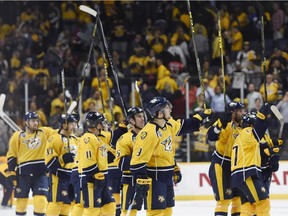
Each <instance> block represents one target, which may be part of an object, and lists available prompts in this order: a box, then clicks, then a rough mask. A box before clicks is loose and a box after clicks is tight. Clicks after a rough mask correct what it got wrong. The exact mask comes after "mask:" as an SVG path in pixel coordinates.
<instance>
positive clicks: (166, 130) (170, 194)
mask: <svg viewBox="0 0 288 216" xmlns="http://www.w3.org/2000/svg"><path fill="white" fill-rule="evenodd" d="M147 112H148V113H149V115H150V116H151V118H152V120H151V121H149V122H148V123H147V124H146V125H145V127H144V128H143V129H142V130H141V131H140V132H139V134H138V135H137V136H136V140H135V146H134V148H133V153H132V157H131V162H130V170H131V172H132V175H133V178H134V180H135V182H136V186H135V191H136V195H138V196H141V197H143V198H144V207H145V209H146V210H147V211H146V212H147V214H146V215H166V216H170V215H172V207H173V206H174V205H175V203H174V188H173V174H174V167H175V161H174V156H175V144H174V139H175V136H181V135H183V134H186V133H191V132H193V131H197V130H199V127H200V124H201V123H202V121H203V120H204V119H205V118H206V117H208V116H210V115H211V110H210V109H208V110H205V111H204V112H201V113H199V114H196V115H194V116H193V117H192V118H190V119H185V120H184V119H183V120H181V119H179V120H177V121H176V120H174V119H173V118H172V116H171V112H172V105H171V103H170V102H169V101H168V100H167V99H166V98H164V97H154V98H153V99H152V100H151V101H150V102H149V104H148V107H147Z"/></svg>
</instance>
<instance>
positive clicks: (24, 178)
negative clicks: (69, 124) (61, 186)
mask: <svg viewBox="0 0 288 216" xmlns="http://www.w3.org/2000/svg"><path fill="white" fill-rule="evenodd" d="M24 124H25V129H24V131H17V132H15V133H14V134H13V135H12V137H11V139H10V141H9V149H8V152H7V159H8V171H7V172H6V174H7V178H8V181H9V182H10V184H13V185H14V186H15V197H16V198H17V201H16V215H26V209H27V205H28V197H29V192H30V189H31V190H32V191H33V206H34V215H44V214H45V212H46V206H47V198H46V197H47V193H48V181H47V176H46V166H45V152H46V151H45V146H46V141H47V138H48V137H49V136H50V134H52V133H54V131H53V130H52V129H51V128H46V127H43V128H38V126H39V117H38V115H37V114H36V113H35V112H27V113H25V115H24Z"/></svg>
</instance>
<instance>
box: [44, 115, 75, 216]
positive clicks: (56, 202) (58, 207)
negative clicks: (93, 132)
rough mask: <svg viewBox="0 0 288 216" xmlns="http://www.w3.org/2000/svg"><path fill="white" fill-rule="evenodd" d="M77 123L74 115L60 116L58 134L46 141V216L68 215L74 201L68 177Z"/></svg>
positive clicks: (71, 165)
mask: <svg viewBox="0 0 288 216" xmlns="http://www.w3.org/2000/svg"><path fill="white" fill-rule="evenodd" d="M77 121H78V120H77V119H76V118H75V116H74V115H71V114H68V115H65V114H62V115H61V116H60V118H59V125H60V128H59V130H58V133H55V134H53V135H52V136H50V137H49V138H48V140H47V144H46V151H45V152H46V158H45V163H46V166H47V169H48V171H49V193H48V206H47V212H46V215H47V216H54V215H69V214H70V210H71V201H72V200H73V199H74V197H73V195H74V192H73V186H72V185H71V184H70V177H71V172H72V168H73V166H74V157H75V154H76V153H77V148H78V139H77V137H76V136H75V135H74V132H75V129H76V127H77Z"/></svg>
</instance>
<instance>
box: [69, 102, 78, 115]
mask: <svg viewBox="0 0 288 216" xmlns="http://www.w3.org/2000/svg"><path fill="white" fill-rule="evenodd" d="M76 107H77V102H76V101H72V102H71V104H70V106H69V108H68V110H67V115H70V114H71V113H72V112H73V110H74V109H75V108H76Z"/></svg>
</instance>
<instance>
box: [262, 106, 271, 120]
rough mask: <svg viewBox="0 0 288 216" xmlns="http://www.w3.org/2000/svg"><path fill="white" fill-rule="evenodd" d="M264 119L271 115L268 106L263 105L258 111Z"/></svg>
mask: <svg viewBox="0 0 288 216" xmlns="http://www.w3.org/2000/svg"><path fill="white" fill-rule="evenodd" d="M259 112H260V113H262V114H263V115H264V116H265V117H267V116H268V115H269V114H270V113H271V109H270V105H269V104H268V103H265V104H264V105H263V106H262V107H261V108H260V110H259Z"/></svg>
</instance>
